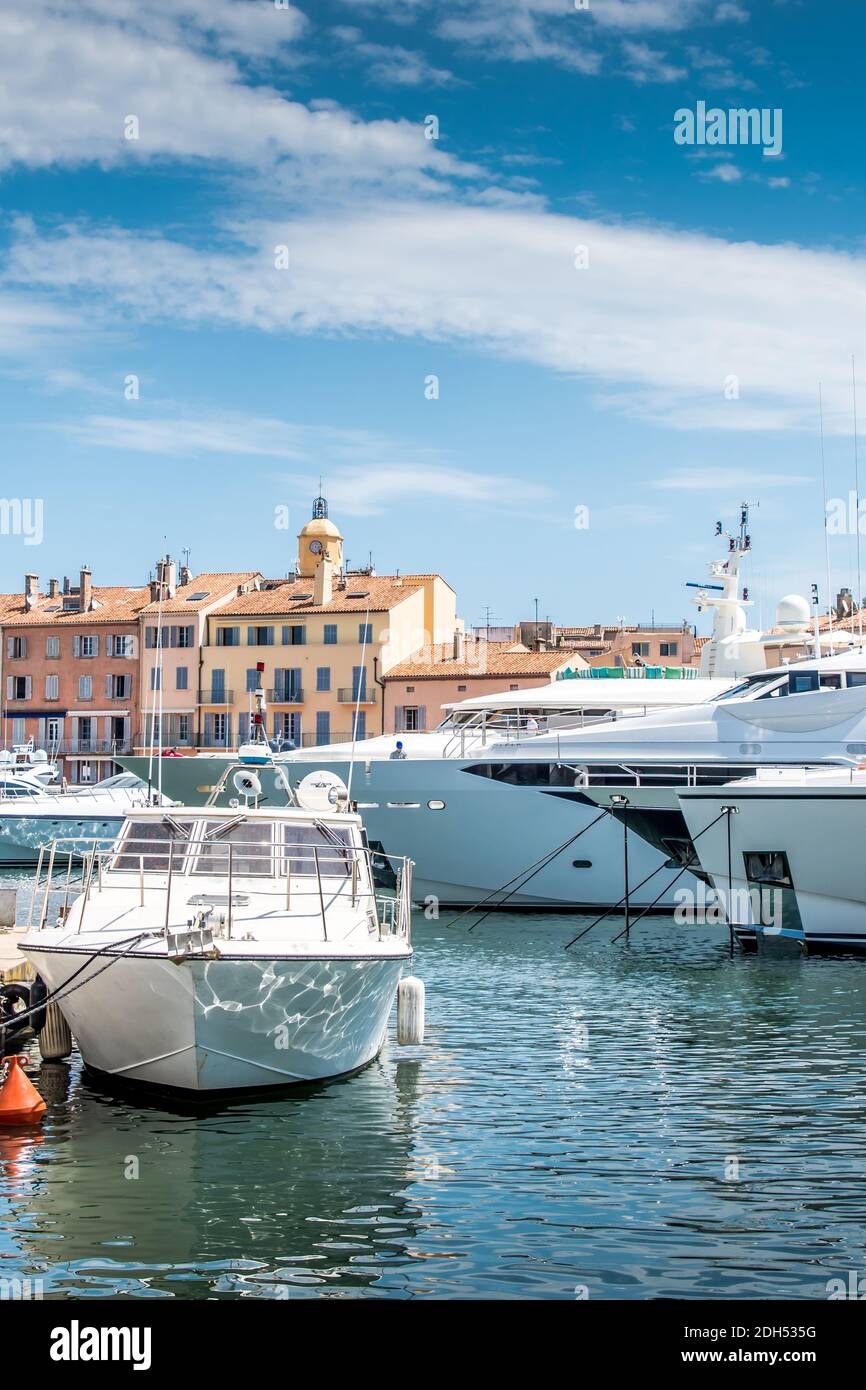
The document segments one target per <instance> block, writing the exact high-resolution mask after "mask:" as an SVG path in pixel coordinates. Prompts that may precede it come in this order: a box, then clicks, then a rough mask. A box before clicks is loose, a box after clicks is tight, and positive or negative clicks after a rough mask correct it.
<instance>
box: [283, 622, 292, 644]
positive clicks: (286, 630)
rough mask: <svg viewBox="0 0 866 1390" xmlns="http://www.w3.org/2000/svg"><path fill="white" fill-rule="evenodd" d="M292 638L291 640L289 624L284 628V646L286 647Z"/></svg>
mask: <svg viewBox="0 0 866 1390" xmlns="http://www.w3.org/2000/svg"><path fill="white" fill-rule="evenodd" d="M290 640H291V633H290V632H289V629H288V626H286V627H284V628H283V646H284V647H287V646H288V645H289V641H290Z"/></svg>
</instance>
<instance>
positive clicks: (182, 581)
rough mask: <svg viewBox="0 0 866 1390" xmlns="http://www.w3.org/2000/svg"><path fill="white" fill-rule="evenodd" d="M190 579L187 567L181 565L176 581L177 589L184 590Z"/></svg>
mask: <svg viewBox="0 0 866 1390" xmlns="http://www.w3.org/2000/svg"><path fill="white" fill-rule="evenodd" d="M191 579H192V575H191V574H190V572H189V568H188V566H187V565H181V567H180V578H179V579H178V581H177V584H178V588H179V589H183V588H185V587H186V585H187V584H188V583H189V581H190V580H191Z"/></svg>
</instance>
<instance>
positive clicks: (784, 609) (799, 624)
mask: <svg viewBox="0 0 866 1390" xmlns="http://www.w3.org/2000/svg"><path fill="white" fill-rule="evenodd" d="M809 620H810V612H809V601H808V599H805V598H803V595H802V594H786V595H785V597H784V598H780V599H779V602H778V604H777V605H776V626H777V627H786V628H804V627H808V626H809Z"/></svg>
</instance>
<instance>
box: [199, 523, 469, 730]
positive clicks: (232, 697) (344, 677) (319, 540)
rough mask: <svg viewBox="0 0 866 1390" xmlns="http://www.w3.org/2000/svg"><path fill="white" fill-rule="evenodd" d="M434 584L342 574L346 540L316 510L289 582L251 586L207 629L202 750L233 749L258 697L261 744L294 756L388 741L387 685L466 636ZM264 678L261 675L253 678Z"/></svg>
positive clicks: (422, 578) (415, 578)
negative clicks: (258, 691)
mask: <svg viewBox="0 0 866 1390" xmlns="http://www.w3.org/2000/svg"><path fill="white" fill-rule="evenodd" d="M462 626H463V625H462V622H460V621H459V620H458V618H457V613H456V595H455V593H454V590H453V589H452V588H451V586H450V584H446V582H445V580H444V579H442V578H441V576H439V575H435V574H423V575H411V574H409V575H377V574H375V573H373V572H372V571H354V572H347V571H346V570H345V568H344V562H343V537H342V536H341V535H340V532H339V529H338V527H337V526H335V525H334V523H333V521H331V520H330V519H329V517H328V508H327V503H326V502H325V500H324V498H321V497H319V498H317V499H316V501H315V503H314V506H313V516H312V519H311V520H310V521H308V522H307V524H306V526H304V528H303V530H302V531H301V532H300V534H299V536H298V567H297V571H296V573H295V574H293V575H291V576H290V577H289V578H288V579H257V580H255V581H254V582H253V587H251V588H250V590H249V591H248V592H247V593H245V594H242V595H240V596H239V597H237V598H235V599H233V600H232V601H231V602H230V603H226V604H224V605H222V606H221V607H220V608H219V610H218V611H215V612H212V613H211V614H210V615H209V616H208V619H207V635H206V638H205V645H204V647H203V649H202V669H201V681H200V687H201V689H200V694H199V699H200V709H201V746H202V747H204V748H225V747H236V746H237V745H238V743H239V742H243V741H244V740H245V739H246V738H247V737H248V736H249V731H250V726H249V717H250V715H251V713H252V711H253V708H254V703H253V694H252V692H253V691H254V690H255V688H256V686H257V685H262V686H263V687H264V690H265V694H266V701H267V732H268V736H269V737H270V738H277V739H281V740H282V741H283V742H284V743H286V744H294V745H295V746H296V747H301V746H307V747H309V746H311V745H313V744H318V743H329V742H330V743H335V742H342V741H344V740H348V739H350V738H351V737H352V733H353V727H354V732H355V734H356V737H358V738H366V737H369V736H371V735H373V734H378V733H381V732H383V730H384V713H385V707H384V702H383V695H384V685H383V677H384V676H385V675H386V674H387V672H388V671H389V670H390V669H391V667H392V666H396V665H398V664H399V663H400V662H402V661H406V660H407V659H408V658H409V657H410V656H412V655H413V653H415V652H418V651H421V650H422V649H424V648H425V647H428V646H429V645H430V644H431V643H436V642H443V641H447V640H452V639H453V635H454V632H455V631H461V630H462ZM260 668H261V669H260Z"/></svg>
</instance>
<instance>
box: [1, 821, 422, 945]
mask: <svg viewBox="0 0 866 1390" xmlns="http://www.w3.org/2000/svg"><path fill="white" fill-rule="evenodd" d="M219 844H220V841H218V840H216V841H215V840H214V839H208V838H207V835H206V834H199V835H195V836H193V835H190V836H188V837H177V836H175V837H173V838H171V839H170V840H167V841H162V842H159V841H154V840H152V839H148V838H146V837H143V836H126V837H122V836H120V837H118V838H117V839H116V840H115V841H114V842H113V843H112V844H111V845H106V843H105V840H104V839H98V838H96V837H85V836H81V837H73V836H65V837H62V838H58V839H56V840H54V841H52V842H51V845H50V848H48V849H46V847H43V848H42V849H41V850H40V856H39V863H38V865H37V870H36V876H35V880H34V887H33V895H32V898H31V908H30V922H29V926H31V927H38V928H39V929H40V930H42V929H44V928H45V926H46V924H47V921H48V913H49V899H50V892H51V887H52V879H53V875H54V873H55V868H57V869H59V871H60V872H61V876H62V882H61V884H60V890H62V891H63V892H64V902H63V907H62V908H61V910H60V914H59V918H60V921H61V922H65V921H66V920H67V919H68V916H69V912H70V910H71V908H70V903H69V896H70V886H71V883H72V869H73V864H74V863H75V862H76V861H77V862H78V863H81V864H82V877H81V886H82V893H81V899H80V901H81V910H80V913H79V914H78V921H77V927H76V931H77V932H80V931H81V930H82V928H83V924H84V920H85V916H86V911H87V905H88V903H89V902H90V901H91V897H92V892H93V889H94V883H95V891H96V895H97V896H101V895H102V894H103V893H105V892H109V891H111V890H112V889H115V888H116V889H123V890H125V891H129V889H130V886H131V882H130V880H132V884H135V883H137V884H138V886H139V893H140V897H139V906H142V907H143V906H144V905H145V901H146V893H147V892H148V891H150V892H151V893H157V894H160V893H162V894H164V896H165V920H164V924H163V928H162V930H163V931H164V932H166V933H168V932H169V930H170V910H171V901H172V890H173V888H174V887H175V886H176V880H177V879H178V878H180V879H181V880H182V881H183V882H184V883H185V885H186V887H187V890H188V891H189V889H190V888H192V887H193V886H195V885H196V884H197V883H198V882H201V884H202V891H201V894H200V896H201V898H202V899H206V897H207V896H208V895H207V893H206V889H205V886H204V885H205V884H206V882H207V880H208V879H226V880H227V886H228V891H227V893H226V910H227V921H226V928H227V930H226V935H227V937H228V938H229V939H230V938H231V935H232V927H233V913H234V908H235V906H241V905H243V903H242V901H241V899H242V896H243V897H244V898H246V895H247V894H255V895H256V896H259V897H267V896H276V897H278V898H279V899H280V901H281V903H282V904H283V914H281V915H290V914H291V912H292V907H293V906H297V905H298V904H300V906H301V907H303V900H304V899H306V898H310V899H314V900H315V901H316V903H317V905H318V909H319V912H320V914H321V918H322V929H323V936H324V939H325V940H326V941H327V940H328V928H327V906H328V905H329V904H333V903H334V902H336V901H337V900H338V899H340V898H344V897H345V896H346V895H347V896H348V897H349V900H350V902H351V903H352V905H353V906H362V905H363V903H364V901H365V900H366V901H367V912H368V919H369V920H370V922H371V926H372V927H374V928H375V929H376V930H377V931H378V934H379V936H380V937H382V936H386V935H389V934H393V935H398V936H404V937H405V938H406V939H407V941H408V940H409V938H410V935H411V870H412V861H411V860H409V859H407V858H406V857H405V856H391V855H387V856H385V855H383V854H382V852H381V851H377V850H371V849H370V848H369V847H368V846H366V845H353V844H345V845H344V844H340V845H339V846H337V845H330V844H328V843H327V842H325V843H324V844H323V845H321V846H319V845H316V844H311V843H310V842H309V841H294V842H292V841H286V842H282V841H280V842H278V843H271V844H269V845H248V844H243V845H239V844H237V843H235V842H232V841H226V842H225V846H224V847H225V849H226V850H227V855H226V858H225V861H223V863H224V864H225V868H224V867H223V864H222V863H220V864H218V866H217V867H215V868H214V869H212V870H211V871H210V872H208V871H204V872H201V871H198V869H197V866H198V864H199V861H200V858H201V853H202V850H203V849H204V848H205V847H207V848H209V849H212V848H213V847H214V846H215V845H216V846H219ZM133 847H137V849H134V848H133ZM181 851H182V852H181ZM292 851H295V852H296V853H295V854H293V853H292ZM46 854H47V856H48V859H47V871H45V869H46ZM237 857H241V858H242V859H244V860H252V861H253V862H254V864H255V863H256V861H258V863H259V864H262V865H266V866H267V868H268V869H269V870H270V872H268V873H260V872H258V871H257V870H256V869H255V868H254V870H253V872H250V873H238V871H237ZM120 858H128V859H129V860H130V861H132V862H131V863H130V864H129V865H128V866H127V865H123V866H122V867H118V865H117V861H118V860H119V859H120ZM383 858H385V859H387V860H389V861H390V862H392V863H394V864H396V865H397V866H398V868H397V875H398V888H397V892H396V894H394V895H393V896H391V895H388V894H384V893H381V892H377V891H376V887H375V884H374V882H373V866H374V861H375V860H377V859H379V860H381V859H383ZM148 860H150V861H151V862H150V863H148V862H147V861H148ZM311 860H312V864H313V865H314V868H313V869H312V870H307V871H306V872H305V868H304V866H305V865H308V864H310V862H311ZM361 863H363V864H364V866H365V869H366V872H365V873H363V874H362V873H361V872H360V871H359V866H360V864H361ZM337 864H339V865H340V868H339V869H338V870H336V869H334V868H333V866H335V865H337ZM103 870H105V871H106V872H103ZM43 872H44V873H45V877H44V881H43ZM305 878H307V879H309V880H312V879H313V878H315V883H314V884H313V883H312V882H311V886H310V888H309V889H305V888H304V887H303V885H302V884H294V885H293V882H292V881H293V879H294V880H297V879H301V880H303V879H305ZM239 879H240V880H242V881H243V888H242V890H238V887H237V881H238V880H239ZM148 880H150V882H148ZM154 880H156V881H155V882H154ZM335 880H336V888H335V886H334V884H335ZM362 880H363V885H369V886H362ZM268 884H273V887H268V886H266V885H268ZM344 888H345V889H347V894H346V895H344V893H343V890H344ZM326 892H327V894H328V895H329V899H328V902H327V903H326V897H325V894H326ZM40 896H41V908H40V909H39V917H38V921H37V920H35V916H36V905H37V903H38V902H39V900H40ZM236 897H237V899H238V901H237V903H236ZM190 905H193V906H194V905H195V904H194V899H192V898H189V896H188V897H187V901H186V903H185V908H188V907H189V906H190ZM277 915H278V914H276V913H275V912H274V911H273V909H269V912H268V916H269V919H271V920H273V919H274V918H275V916H277ZM187 925H188V922H187Z"/></svg>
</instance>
